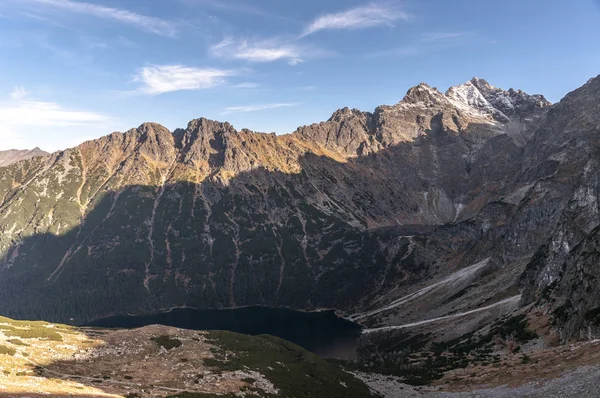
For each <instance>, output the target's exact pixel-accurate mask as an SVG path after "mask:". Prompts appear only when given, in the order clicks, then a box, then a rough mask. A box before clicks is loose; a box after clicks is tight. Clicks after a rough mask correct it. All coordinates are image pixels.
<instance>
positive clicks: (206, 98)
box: [0, 0, 600, 151]
mask: <svg viewBox="0 0 600 398" xmlns="http://www.w3.org/2000/svg"><path fill="white" fill-rule="evenodd" d="M0 54H1V55H0V150H2V149H9V148H14V147H16V148H32V147H34V146H39V147H42V148H43V149H46V150H52V151H53V150H57V149H62V148H66V147H70V146H74V145H77V144H78V143H80V142H82V141H84V140H86V139H91V138H96V137H99V136H102V135H105V134H108V133H110V132H112V131H125V130H127V129H129V128H131V127H135V126H138V125H139V124H141V123H142V122H145V121H154V122H158V123H161V124H164V125H165V126H167V127H168V128H170V129H175V128H177V127H185V125H186V123H187V122H188V121H189V120H191V119H193V118H197V117H202V116H204V117H208V118H211V119H217V120H226V121H229V122H231V123H232V124H233V125H234V126H235V127H236V128H238V129H241V128H250V129H253V130H256V131H262V132H277V133H287V132H291V131H293V130H294V129H295V128H296V127H297V126H300V125H304V124H309V123H312V122H318V121H321V120H326V119H327V118H328V117H329V116H330V115H331V113H332V112H333V111H335V110H336V109H337V108H340V107H343V106H349V107H356V108H359V109H362V110H369V111H371V110H373V109H374V108H375V107H376V106H378V105H381V104H393V103H396V102H398V101H399V100H401V99H402V97H403V96H404V94H405V93H406V90H408V89H409V88H410V87H412V86H414V85H416V84H418V83H419V82H421V81H424V82H427V83H429V84H430V85H432V86H436V87H438V88H439V89H440V90H446V89H447V88H448V87H449V86H452V85H457V84H460V83H463V82H465V81H467V80H468V79H470V78H471V77H473V76H478V77H483V78H485V79H487V80H488V81H489V82H490V83H492V84H494V85H496V86H499V87H502V88H505V89H508V88H510V87H513V88H520V89H523V90H525V91H527V92H530V93H541V94H544V95H546V96H547V98H548V99H550V100H551V101H558V100H560V98H561V97H562V96H564V94H566V93H567V92H568V91H570V90H572V89H575V88H576V87H578V86H580V85H582V84H583V83H585V82H586V81H587V79H589V78H590V77H593V76H596V75H598V74H600V2H599V1H596V0H576V1H570V2H565V1H564V0H527V1H523V0H504V1H501V2H495V1H494V2H492V1H481V0H453V1H446V0H403V1H398V0H396V1H395V0H389V1H388V0H385V1H372V2H369V1H363V0H318V1H317V0H304V1H302V2H298V1H289V0H255V1H244V0H121V1H116V0H88V1H86V2H83V1H76V0H0Z"/></svg>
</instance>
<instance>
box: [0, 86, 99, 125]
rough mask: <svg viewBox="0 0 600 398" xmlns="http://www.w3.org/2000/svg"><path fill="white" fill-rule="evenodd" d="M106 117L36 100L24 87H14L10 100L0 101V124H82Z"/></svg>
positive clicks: (95, 121)
mask: <svg viewBox="0 0 600 398" xmlns="http://www.w3.org/2000/svg"><path fill="white" fill-rule="evenodd" d="M107 120H108V118H107V117H106V116H104V115H101V114H99V113H94V112H87V111H79V110H70V109H65V108H63V107H62V106H60V105H59V104H57V103H54V102H44V101H36V100H34V99H31V97H30V93H29V92H28V91H27V90H26V89H25V88H24V87H15V88H14V89H13V91H12V92H11V94H10V100H9V101H8V102H5V103H0V125H2V126H4V127H8V128H9V129H10V128H11V127H19V126H84V125H87V124H90V123H97V122H104V121H107Z"/></svg>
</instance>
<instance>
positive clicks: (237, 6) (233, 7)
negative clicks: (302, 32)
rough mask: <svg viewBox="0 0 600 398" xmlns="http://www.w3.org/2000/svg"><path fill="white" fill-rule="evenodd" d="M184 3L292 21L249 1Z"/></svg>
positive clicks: (219, 0)
mask: <svg viewBox="0 0 600 398" xmlns="http://www.w3.org/2000/svg"><path fill="white" fill-rule="evenodd" d="M184 2H185V3H188V4H190V5H200V6H204V7H208V8H212V9H215V10H224V11H227V12H234V13H238V14H246V15H253V16H258V17H265V18H274V19H281V20H284V21H294V20H293V19H291V18H287V17H285V16H282V15H277V14H275V13H272V12H269V11H266V10H265V9H263V8H260V7H258V6H256V5H254V4H251V2H249V1H232V0H227V1H225V0H184Z"/></svg>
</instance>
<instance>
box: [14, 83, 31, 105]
mask: <svg viewBox="0 0 600 398" xmlns="http://www.w3.org/2000/svg"><path fill="white" fill-rule="evenodd" d="M29 95H30V93H29V91H27V90H26V89H25V87H23V86H18V87H15V88H14V89H13V91H12V92H11V93H10V98H11V99H12V100H13V101H23V100H25V99H26V98H27V97H29Z"/></svg>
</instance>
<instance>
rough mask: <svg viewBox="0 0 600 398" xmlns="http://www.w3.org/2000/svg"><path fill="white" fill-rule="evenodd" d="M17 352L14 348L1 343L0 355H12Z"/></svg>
mask: <svg viewBox="0 0 600 398" xmlns="http://www.w3.org/2000/svg"><path fill="white" fill-rule="evenodd" d="M16 353H17V350H15V349H14V348H10V347H7V346H5V345H2V344H0V355H10V356H11V357H12V356H13V355H15V354H16Z"/></svg>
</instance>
